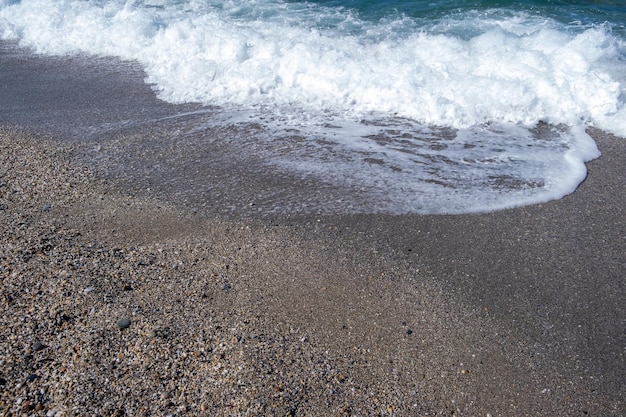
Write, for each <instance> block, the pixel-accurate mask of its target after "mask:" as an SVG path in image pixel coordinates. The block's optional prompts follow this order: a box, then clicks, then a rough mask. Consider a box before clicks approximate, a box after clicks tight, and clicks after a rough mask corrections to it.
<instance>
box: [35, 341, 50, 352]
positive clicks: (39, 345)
mask: <svg viewBox="0 0 626 417" xmlns="http://www.w3.org/2000/svg"><path fill="white" fill-rule="evenodd" d="M47 347H48V346H46V345H44V344H43V343H41V342H35V343H33V350H34V351H35V352H39V351H40V350H44V349H45V348H47Z"/></svg>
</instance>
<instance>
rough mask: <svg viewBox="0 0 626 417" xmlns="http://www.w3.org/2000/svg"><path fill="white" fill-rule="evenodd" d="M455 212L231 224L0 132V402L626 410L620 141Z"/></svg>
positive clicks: (14, 411)
mask: <svg viewBox="0 0 626 417" xmlns="http://www.w3.org/2000/svg"><path fill="white" fill-rule="evenodd" d="M591 133H592V134H593V136H594V138H595V139H596V141H597V142H598V145H599V147H600V149H601V151H602V152H603V156H602V157H601V158H599V159H598V160H596V161H593V162H591V163H590V164H589V177H588V179H587V181H586V182H584V183H583V184H582V186H581V187H580V188H579V190H578V191H577V192H575V193H574V194H572V195H570V196H568V197H566V198H564V199H562V200H560V201H555V202H551V203H548V204H543V205H537V206H530V207H525V208H520V209H515V210H507V211H502V212H496V213H488V214H481V215H464V216H383V215H359V216H309V217H307V218H302V217H301V218H292V219H288V218H285V219H283V220H282V221H278V220H273V221H271V222H270V221H262V220H240V221H236V220H224V219H220V217H219V216H215V217H214V218H208V217H207V216H202V217H201V216H199V215H197V214H193V213H191V212H186V211H185V210H184V209H181V208H180V207H176V206H175V205H173V204H171V203H170V202H167V201H162V200H158V199H155V198H151V197H142V196H133V195H130V194H129V193H128V192H126V191H124V190H123V189H121V188H120V187H117V186H116V185H115V184H114V183H110V182H107V181H105V180H102V179H99V178H97V177H96V176H94V175H93V173H91V172H89V170H87V169H84V168H80V167H77V166H76V165H73V164H71V163H70V162H69V155H71V147H72V146H71V145H61V144H59V143H57V142H47V141H44V140H40V139H37V138H35V137H33V136H32V135H30V134H28V133H25V132H24V131H20V130H16V129H6V128H5V129H3V130H2V131H1V132H0V147H1V151H0V155H1V161H0V167H1V171H0V216H1V217H2V222H1V227H2V232H1V234H0V235H1V238H0V239H1V246H0V247H1V251H0V265H1V270H0V273H1V275H0V276H1V279H2V281H1V282H2V303H1V304H0V305H1V308H2V310H3V311H2V315H1V317H2V318H1V319H0V320H1V321H2V324H1V326H0V329H1V330H0V331H1V332H2V337H1V338H0V349H1V350H0V351H1V352H2V353H1V355H0V372H1V374H0V383H1V387H0V391H1V392H2V395H1V397H0V405H1V407H0V409H1V410H2V412H3V413H4V414H3V415H6V416H9V415H49V416H51V415H55V416H57V415H58V416H61V415H66V416H69V415H77V416H78V415H102V416H109V415H133V416H138V415H302V416H305V415H306V416H330V415H399V416H405V415H467V416H480V415H482V416H486V415H491V416H499V415H502V416H523V415H528V416H539V415H545V416H555V415H563V416H564V415H568V416H575V415H581V416H582V415H593V416H619V415H623V414H624V411H625V410H626V408H625V407H626V405H625V404H624V401H625V394H626V386H625V378H624V377H625V375H626V370H625V361H624V346H625V333H624V328H625V324H626V312H625V310H626V309H625V308H624V299H625V295H626V291H625V285H624V284H625V282H624V272H625V268H624V236H625V227H624V213H623V207H624V205H625V201H624V198H625V195H626V194H625V193H624V181H623V173H624V172H623V168H624V166H625V165H624V162H625V161H624V159H625V156H626V143H625V142H624V140H623V139H620V138H615V137H612V136H610V135H607V134H604V133H603V132H600V131H592V132H591Z"/></svg>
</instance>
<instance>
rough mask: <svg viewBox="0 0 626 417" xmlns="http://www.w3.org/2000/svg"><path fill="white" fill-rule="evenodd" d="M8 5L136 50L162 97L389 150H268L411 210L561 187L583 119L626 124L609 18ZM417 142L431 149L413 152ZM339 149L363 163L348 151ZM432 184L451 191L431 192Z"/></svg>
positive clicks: (55, 32)
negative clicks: (329, 155) (547, 129)
mask: <svg viewBox="0 0 626 417" xmlns="http://www.w3.org/2000/svg"><path fill="white" fill-rule="evenodd" d="M0 4H1V5H2V7H1V8H0V33H1V34H2V37H3V38H5V39H18V40H19V41H20V43H21V45H23V46H25V47H30V48H33V49H34V50H35V51H37V52H39V53H46V54H73V53H87V54H95V55H106V56H117V57H121V58H123V59H129V60H136V61H138V62H140V63H141V64H142V65H143V66H144V68H145V70H146V74H147V75H146V81H147V82H148V83H151V84H153V85H154V88H155V90H156V91H157V94H158V95H159V97H160V98H161V99H163V100H166V101H169V102H173V103H183V102H200V103H203V104H207V105H215V106H220V107H221V108H223V109H235V110H236V111H237V112H238V114H239V116H232V115H231V116H229V117H230V119H228V118H227V119H228V120H230V122H233V120H235V119H237V118H239V120H242V119H246V120H248V121H250V120H256V121H258V122H260V123H262V124H264V125H265V126H266V127H267V128H268V129H269V131H272V129H273V132H274V133H270V134H269V135H274V136H276V135H279V134H280V132H281V131H282V130H284V131H285V132H286V131H289V132H293V131H294V129H295V130H297V131H299V132H301V133H302V134H303V135H309V136H310V137H312V138H315V137H326V138H337V137H342V139H332V141H334V142H333V143H334V144H335V145H334V146H335V147H336V149H343V150H344V152H345V155H348V154H350V153H351V152H352V153H353V154H354V152H357V154H356V155H359V154H358V152H367V153H368V155H369V154H372V155H378V156H376V157H368V158H369V160H370V161H372V160H377V161H381V163H379V164H366V165H365V168H364V167H363V166H362V164H361V165H359V164H358V163H357V162H354V161H360V162H361V163H362V160H363V158H359V157H355V158H352V157H347V158H343V159H341V158H340V159H337V158H335V159H334V160H333V163H332V167H330V166H329V164H328V163H327V162H324V161H322V159H320V158H314V157H311V156H310V155H304V154H300V156H298V152H294V154H293V155H292V156H291V159H289V160H286V159H284V158H282V159H281V158H278V159H276V158H275V159H274V161H275V163H277V164H279V165H282V166H292V168H293V169H299V170H308V172H309V173H317V175H320V176H324V175H325V176H326V177H328V176H332V177H333V180H336V181H343V182H348V183H354V184H356V183H359V184H370V185H371V188H372V189H373V188H376V187H382V188H384V189H386V190H387V192H389V193H393V192H394V189H396V191H395V192H397V193H398V198H401V197H400V195H404V197H403V198H404V199H405V200H406V199H407V198H408V197H407V195H418V196H421V197H415V198H417V199H418V200H419V201H412V202H408V201H405V203H407V204H412V205H413V207H418V209H417V211H425V212H433V211H434V212H444V211H445V212H463V211H482V210H489V209H494V208H503V207H509V206H516V205H521V204H529V203H534V202H539V201H547V200H550V199H553V198H560V197H562V196H563V195H565V194H568V193H570V192H572V191H573V190H574V189H575V188H576V186H577V185H578V184H579V183H580V182H581V181H582V179H584V176H585V173H586V171H585V167H584V162H585V161H588V160H590V159H593V158H595V157H597V156H598V152H597V149H596V148H595V145H594V144H593V141H592V140H591V139H590V138H589V137H588V136H587V135H586V134H585V132H584V130H585V129H584V128H585V127H586V126H596V127H599V128H601V129H605V130H607V131H609V132H612V133H615V134H617V135H621V136H626V108H625V106H624V101H625V97H626V71H625V70H624V69H625V67H626V66H625V65H624V57H625V55H626V53H625V51H626V45H625V43H624V40H623V39H620V38H619V37H616V36H613V35H612V33H611V31H610V28H608V27H605V26H594V27H581V28H574V29H572V28H571V27H566V26H564V25H563V24H560V23H558V22H555V21H553V20H551V19H548V18H540V17H537V16H536V15H532V16H531V15H527V14H524V13H522V12H518V13H516V14H514V15H510V14H508V15H506V16H501V15H499V14H497V13H493V14H489V13H486V14H485V13H480V14H472V13H468V14H466V15H465V16H464V17H463V18H459V17H458V16H456V17H455V18H454V19H452V18H449V19H446V18H442V19H439V20H437V21H436V22H427V23H425V22H419V21H417V20H415V19H411V18H409V17H407V16H403V15H398V16H395V17H393V18H386V19H380V20H377V21H365V20H362V19H359V17H358V16H357V15H355V14H354V13H353V12H352V11H350V10H348V9H342V8H328V7H321V6H315V5H313V4H309V3H285V2H281V1H262V0H257V1H253V2H244V1H238V0H235V1H228V2H221V1H209V2H206V1H187V2H182V1H172V0H169V1H168V0H162V1H136V2H122V1H89V2H87V1H69V0H60V1H52V0H24V1H21V2H17V3H16V2H12V1H6V0H4V1H3V2H0ZM242 112H243V113H245V114H246V116H245V117H242V116H241V114H242ZM268 114H270V115H272V116H271V117H266V116H267V115H268ZM261 115H263V116H264V117H261ZM394 123H395V124H394ZM538 123H543V124H547V125H551V126H554V127H555V128H554V129H553V131H556V132H558V135H557V138H556V139H555V138H554V135H551V136H550V135H549V136H550V140H549V141H547V142H546V141H544V142H541V141H543V140H544V139H545V138H540V137H538V136H537V135H533V133H532V132H531V131H530V130H529V129H532V128H533V127H535V126H537V124H538ZM272 124H273V125H272ZM329 126H330V127H329ZM337 126H344V129H343V130H342V131H341V134H337ZM420 126H421V127H420ZM424 126H428V127H429V128H423V127H424ZM431 128H432V129H435V131H436V130H437V129H439V128H447V129H450V132H453V133H452V134H447V136H446V137H447V138H448V139H449V138H450V137H452V136H454V139H453V140H452V141H448V142H446V143H445V144H443V145H445V146H433V145H432V143H431V144H430V145H428V144H427V143H426V142H428V141H431V142H432V141H433V140H435V139H433V137H434V136H436V135H434V134H433V133H432V132H433V131H430V132H427V133H424V129H427V130H428V129H431ZM281 129H282V130H281ZM407 129H408V130H407ZM520 129H521V130H520ZM416 132H417V133H416ZM524 132H526V133H524ZM377 135H378V136H377ZM402 135H405V136H406V137H405V139H406V140H405V141H404V142H402V141H401V140H399V139H398V137H401V136H402ZM375 137H379V138H383V137H384V138H386V139H384V140H382V139H381V140H378V142H377V141H375V140H372V138H375ZM384 141H387V142H385V144H384V145H383V142H384ZM411 141H417V142H419V144H417V145H416V144H415V143H413V144H411ZM538 141H539V142H541V143H539V144H538ZM313 143H314V141H313ZM485 143H488V145H485ZM394 144H395V145H394ZM546 144H548V145H546ZM544 145H546V146H544ZM381 146H382V147H381ZM394 146H395V147H394ZM429 146H430V148H429ZM364 148H367V150H366V151H364ZM417 148H420V149H427V148H429V149H431V150H430V151H428V152H426V154H428V155H430V154H431V153H432V149H437V150H436V152H435V153H436V156H432V155H430V156H428V155H427V156H424V155H426V154H424V155H422V154H420V155H417V156H415V155H414V157H411V156H409V157H407V155H410V154H411V152H412V150H415V149H417ZM530 148H532V149H533V150H530ZM499 149H500V150H502V149H504V151H502V152H500V151H498V150H499ZM470 150H472V151H470ZM478 150H481V151H482V152H483V153H482V154H474V153H475V152H477V151H478ZM522 150H523V151H522ZM437 155H438V156H437ZM494 155H495V156H494ZM420 158H422V159H420ZM423 158H426V159H423ZM366 159H367V158H366ZM341 160H343V161H344V162H341ZM346 160H352V161H353V162H354V163H350V164H348V165H345V166H342V163H345V161H346ZM276 161H278V162H276ZM428 161H430V162H428ZM425 166H426V167H427V168H424V167H425ZM486 166H489V169H488V170H487V171H489V170H493V172H491V171H489V172H488V173H487V171H485V167H486ZM389 167H393V168H394V169H389ZM376 170H379V171H381V172H377V173H374V171H376ZM361 171H362V172H361ZM329 172H333V173H334V174H330V173H329ZM339 173H341V174H339ZM425 173H430V174H425ZM474 177H476V178H474ZM498 178H500V180H499V179H498ZM502 178H514V179H513V180H502ZM515 178H517V179H515ZM381 181H382V183H381ZM507 181H508V182H507ZM478 183H482V186H483V187H484V188H485V189H484V190H483V191H484V192H483V191H479V188H480V185H476V184H478ZM471 184H473V185H471ZM516 184H517V186H515V185H516ZM418 185H419V186H418ZM420 187H421V188H420ZM463 190H465V191H463ZM424 195H426V197H423V196H424ZM442 195H443V196H444V197H441V196H442ZM428 196H438V197H436V198H435V199H436V200H437V199H439V200H441V201H444V202H441V201H439V200H437V201H439V202H435V203H433V204H434V205H435V206H438V207H439V208H437V207H430V206H432V205H433V204H430V203H426V201H428V199H429V198H430V197H428ZM408 199H409V200H410V199H411V198H408ZM468 199H469V200H472V201H474V203H468V201H469V200H468ZM448 200H450V201H448ZM452 200H454V201H452ZM425 205H428V206H429V207H427V208H423V209H422V208H419V207H424V206H425ZM381 210H384V208H381ZM409 211H410V209H409Z"/></svg>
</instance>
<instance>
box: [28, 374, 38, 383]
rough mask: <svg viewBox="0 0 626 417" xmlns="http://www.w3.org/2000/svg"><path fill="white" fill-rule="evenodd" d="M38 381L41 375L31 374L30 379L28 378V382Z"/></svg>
mask: <svg viewBox="0 0 626 417" xmlns="http://www.w3.org/2000/svg"><path fill="white" fill-rule="evenodd" d="M36 379H39V375H37V374H30V375H28V378H26V382H33V381H34V380H36Z"/></svg>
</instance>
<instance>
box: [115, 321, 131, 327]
mask: <svg viewBox="0 0 626 417" xmlns="http://www.w3.org/2000/svg"><path fill="white" fill-rule="evenodd" d="M117 327H119V328H120V329H127V328H128V327H130V320H129V319H121V320H119V321H118V322H117Z"/></svg>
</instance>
